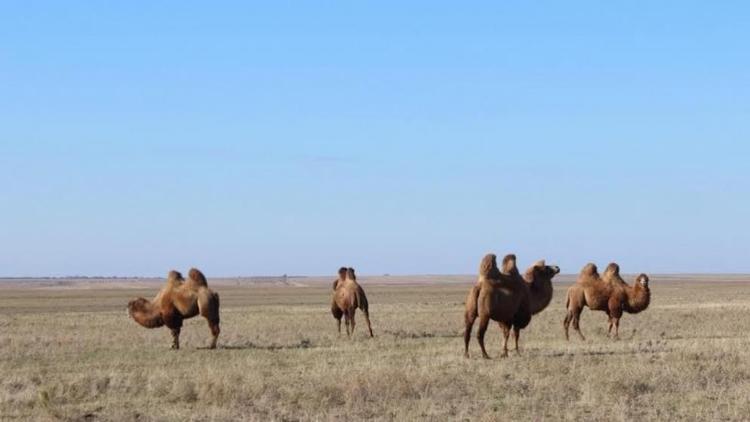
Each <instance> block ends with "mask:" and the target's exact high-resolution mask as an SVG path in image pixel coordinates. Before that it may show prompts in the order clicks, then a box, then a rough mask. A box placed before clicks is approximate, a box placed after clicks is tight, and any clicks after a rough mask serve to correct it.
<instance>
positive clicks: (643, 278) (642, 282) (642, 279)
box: [635, 273, 649, 289]
mask: <svg viewBox="0 0 750 422" xmlns="http://www.w3.org/2000/svg"><path fill="white" fill-rule="evenodd" d="M648 281H649V280H648V276H647V275H646V274H643V273H641V274H639V275H638V277H636V279H635V284H637V285H639V286H642V287H643V288H646V289H648Z"/></svg>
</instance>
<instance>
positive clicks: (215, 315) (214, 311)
mask: <svg viewBox="0 0 750 422" xmlns="http://www.w3.org/2000/svg"><path fill="white" fill-rule="evenodd" d="M208 303H209V306H208V312H209V314H208V315H207V316H206V318H207V319H208V320H209V321H211V322H212V323H214V324H218V323H219V294H218V293H216V292H211V294H210V295H209V297H208Z"/></svg>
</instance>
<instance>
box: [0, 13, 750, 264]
mask: <svg viewBox="0 0 750 422" xmlns="http://www.w3.org/2000/svg"><path fill="white" fill-rule="evenodd" d="M403 3H404V2H288V3H287V2H269V3H268V4H245V2H237V3H223V2H221V3H220V2H215V3H212V4H211V5H210V6H209V5H207V4H205V3H202V4H201V3H198V2H196V3H192V2H166V1H165V2H117V3H111V2H75V1H70V2H26V1H23V2H3V3H2V5H0V207H1V208H0V219H1V221H2V222H1V223H0V275H2V276H31V275H71V274H88V275H163V274H164V273H166V271H167V270H169V269H170V268H178V269H187V268H188V267H189V266H199V267H200V268H202V269H203V270H204V271H205V272H206V273H207V274H209V275H255V274H282V273H289V274H310V275H317V274H333V273H335V270H336V269H337V268H338V267H339V266H340V265H344V264H346V265H351V266H355V267H356V268H358V269H359V272H360V273H363V274H382V273H391V274H424V273H431V274H441V273H474V272H475V271H476V267H477V266H478V263H479V260H480V258H481V256H482V255H483V254H484V253H486V252H488V251H494V252H496V253H498V254H504V253H507V252H515V253H516V254H518V256H519V261H520V263H521V265H523V266H525V265H527V264H528V263H530V262H531V261H533V260H535V259H538V258H546V259H547V260H548V261H550V262H555V263H558V264H559V265H560V266H561V267H562V269H563V271H564V272H567V273H575V272H577V271H578V270H579V269H580V268H581V266H583V265H584V264H585V263H586V262H589V261H593V262H596V263H599V264H600V265H604V264H606V263H607V262H609V261H612V260H614V261H617V262H619V263H620V264H621V266H622V268H623V270H624V271H626V272H638V271H648V272H750V259H749V258H750V256H749V255H750V253H749V252H748V251H749V250H750V248H748V244H749V243H750V224H749V223H748V221H749V220H748V218H749V217H748V216H749V215H750V170H749V169H750V166H748V163H747V160H748V157H750V139H749V137H750V136H749V135H750V71H749V70H750V49H748V48H747V40H749V39H750V26H748V25H747V21H748V18H749V17H750V6H748V5H747V3H744V2H722V3H717V4H713V5H709V4H707V3H705V2H684V1H681V2H616V3H612V2H610V3H602V2H534V3H533V4H530V3H531V2H486V3H484V2H478V3H462V4H461V5H457V4H456V3H455V2H445V3H442V2H410V4H409V5H405V4H403ZM499 3H502V4H499Z"/></svg>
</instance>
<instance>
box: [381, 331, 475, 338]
mask: <svg viewBox="0 0 750 422" xmlns="http://www.w3.org/2000/svg"><path fill="white" fill-rule="evenodd" d="M383 334H386V335H392V336H393V337H395V338H397V339H420V338H460V337H462V335H461V334H456V333H446V332H443V333H428V332H426V331H421V332H410V331H404V330H385V331H383Z"/></svg>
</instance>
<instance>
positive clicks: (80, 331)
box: [0, 276, 750, 421]
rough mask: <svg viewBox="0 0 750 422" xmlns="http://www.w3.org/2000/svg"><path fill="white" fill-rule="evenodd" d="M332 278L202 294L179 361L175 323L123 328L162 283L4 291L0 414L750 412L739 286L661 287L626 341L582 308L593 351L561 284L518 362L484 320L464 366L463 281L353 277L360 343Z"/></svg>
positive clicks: (744, 285)
mask: <svg viewBox="0 0 750 422" xmlns="http://www.w3.org/2000/svg"><path fill="white" fill-rule="evenodd" d="M332 279H333V278H331V280H327V279H325V280H318V281H316V280H313V279H310V280H307V279H299V280H297V281H293V280H292V281H289V282H287V281H286V280H285V284H286V285H283V286H274V285H266V284H263V283H259V284H258V283H256V284H253V283H241V282H234V281H231V280H229V281H224V282H217V283H215V284H212V287H215V289H216V290H217V291H218V292H219V294H220V295H221V303H222V309H221V310H222V333H221V336H220V337H219V347H220V348H219V349H218V350H213V351H212V350H204V349H201V347H204V346H206V345H207V344H208V342H209V339H210V334H209V331H208V327H207V325H206V321H205V320H203V319H202V318H195V319H191V320H188V321H186V325H185V328H184V329H183V334H182V347H183V348H182V349H181V350H179V351H172V350H169V345H170V341H171V340H170V335H169V332H168V330H167V329H164V328H161V329H155V330H147V329H144V328H142V327H140V326H138V325H137V324H136V323H135V322H134V321H132V320H130V319H128V317H127V315H126V312H125V304H126V303H127V301H128V300H129V299H130V298H132V297H134V296H139V295H142V296H145V297H149V298H150V297H152V296H153V295H154V294H155V293H156V290H157V289H158V286H159V283H157V282H153V283H148V282H134V283H127V282H117V283H114V282H113V283H105V282H102V283H94V284H90V283H88V282H85V283H69V284H70V285H67V284H66V285H63V286H58V287H50V286H47V285H44V284H43V283H42V284H40V283H31V282H28V283H25V285H22V284H23V283H5V282H2V281H0V374H2V376H1V377H0V416H1V418H0V419H2V420H112V421H122V420H175V421H184V420H231V419H247V420H269V419H270V420H300V419H301V420H316V419H318V420H329V419H343V418H345V417H347V416H348V417H351V418H354V419H362V418H373V419H381V420H390V419H399V420H415V419H442V420H446V419H448V420H461V419H472V420H475V419H479V420H512V419H515V420H560V419H574V418H581V419H584V420H669V419H680V418H681V419H697V420H712V421H713V420H747V419H748V418H750V416H748V415H750V293H749V292H750V279H748V278H746V277H721V276H717V277H708V276H703V277H691V276H684V277H659V276H653V277H652V280H651V289H652V294H653V299H652V303H651V306H650V308H649V309H648V310H647V311H645V312H644V313H642V314H638V315H625V316H624V317H623V319H622V322H621V328H620V335H621V340H619V341H612V340H610V339H608V338H607V337H606V328H607V324H606V316H605V315H604V314H603V313H592V312H590V311H588V310H586V311H584V313H583V315H582V324H581V326H582V328H583V331H584V333H585V334H587V337H588V340H587V341H586V342H581V341H579V340H578V339H577V338H575V337H572V338H571V342H566V341H565V339H564V335H563V331H562V320H563V318H564V315H565V311H564V309H563V301H564V298H565V294H564V292H565V289H566V288H567V283H558V284H556V285H555V297H554V299H553V302H552V304H551V305H550V306H549V308H547V309H546V310H545V311H543V312H542V313H541V314H539V315H537V316H535V317H534V319H533V320H532V322H531V324H530V326H529V328H528V329H526V330H524V331H523V332H522V336H521V348H522V351H521V352H522V356H515V355H514V354H511V357H510V358H507V359H499V358H497V356H499V352H500V346H501V343H500V342H501V339H500V330H499V328H497V325H493V326H491V328H490V330H489V331H488V336H487V344H488V351H489V353H490V355H492V356H493V357H495V358H494V359H493V360H490V361H485V360H483V359H481V358H480V353H479V348H478V345H477V344H476V341H475V339H472V343H471V349H470V350H471V352H472V357H471V358H470V359H465V358H464V357H463V341H462V336H461V335H462V329H463V324H462V322H463V318H462V313H463V300H464V297H465V295H466V292H467V290H468V288H469V286H470V284H471V277H466V278H456V277H453V278H445V281H446V283H442V284H441V283H440V281H441V278H440V277H430V278H414V279H400V280H398V282H391V281H389V279H380V278H370V279H367V278H363V279H362V285H363V286H364V287H365V289H366V291H367V295H368V298H369V300H370V312H371V317H372V323H373V329H374V331H375V338H374V339H369V338H367V335H366V330H365V329H364V328H365V326H364V325H363V324H362V322H364V321H358V325H357V332H356V333H355V336H354V338H353V339H347V338H346V336H345V335H344V336H342V337H339V336H338V334H337V333H336V328H335V320H334V319H333V318H332V317H331V315H330V311H329V304H330V281H332ZM563 280H567V281H569V280H570V278H563ZM626 280H628V282H631V281H632V278H631V277H626ZM209 283H211V280H209ZM271 284H273V283H271ZM130 285H135V286H138V288H128V287H127V286H130ZM28 286H33V287H28ZM82 286H83V287H85V288H83V287H82Z"/></svg>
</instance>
